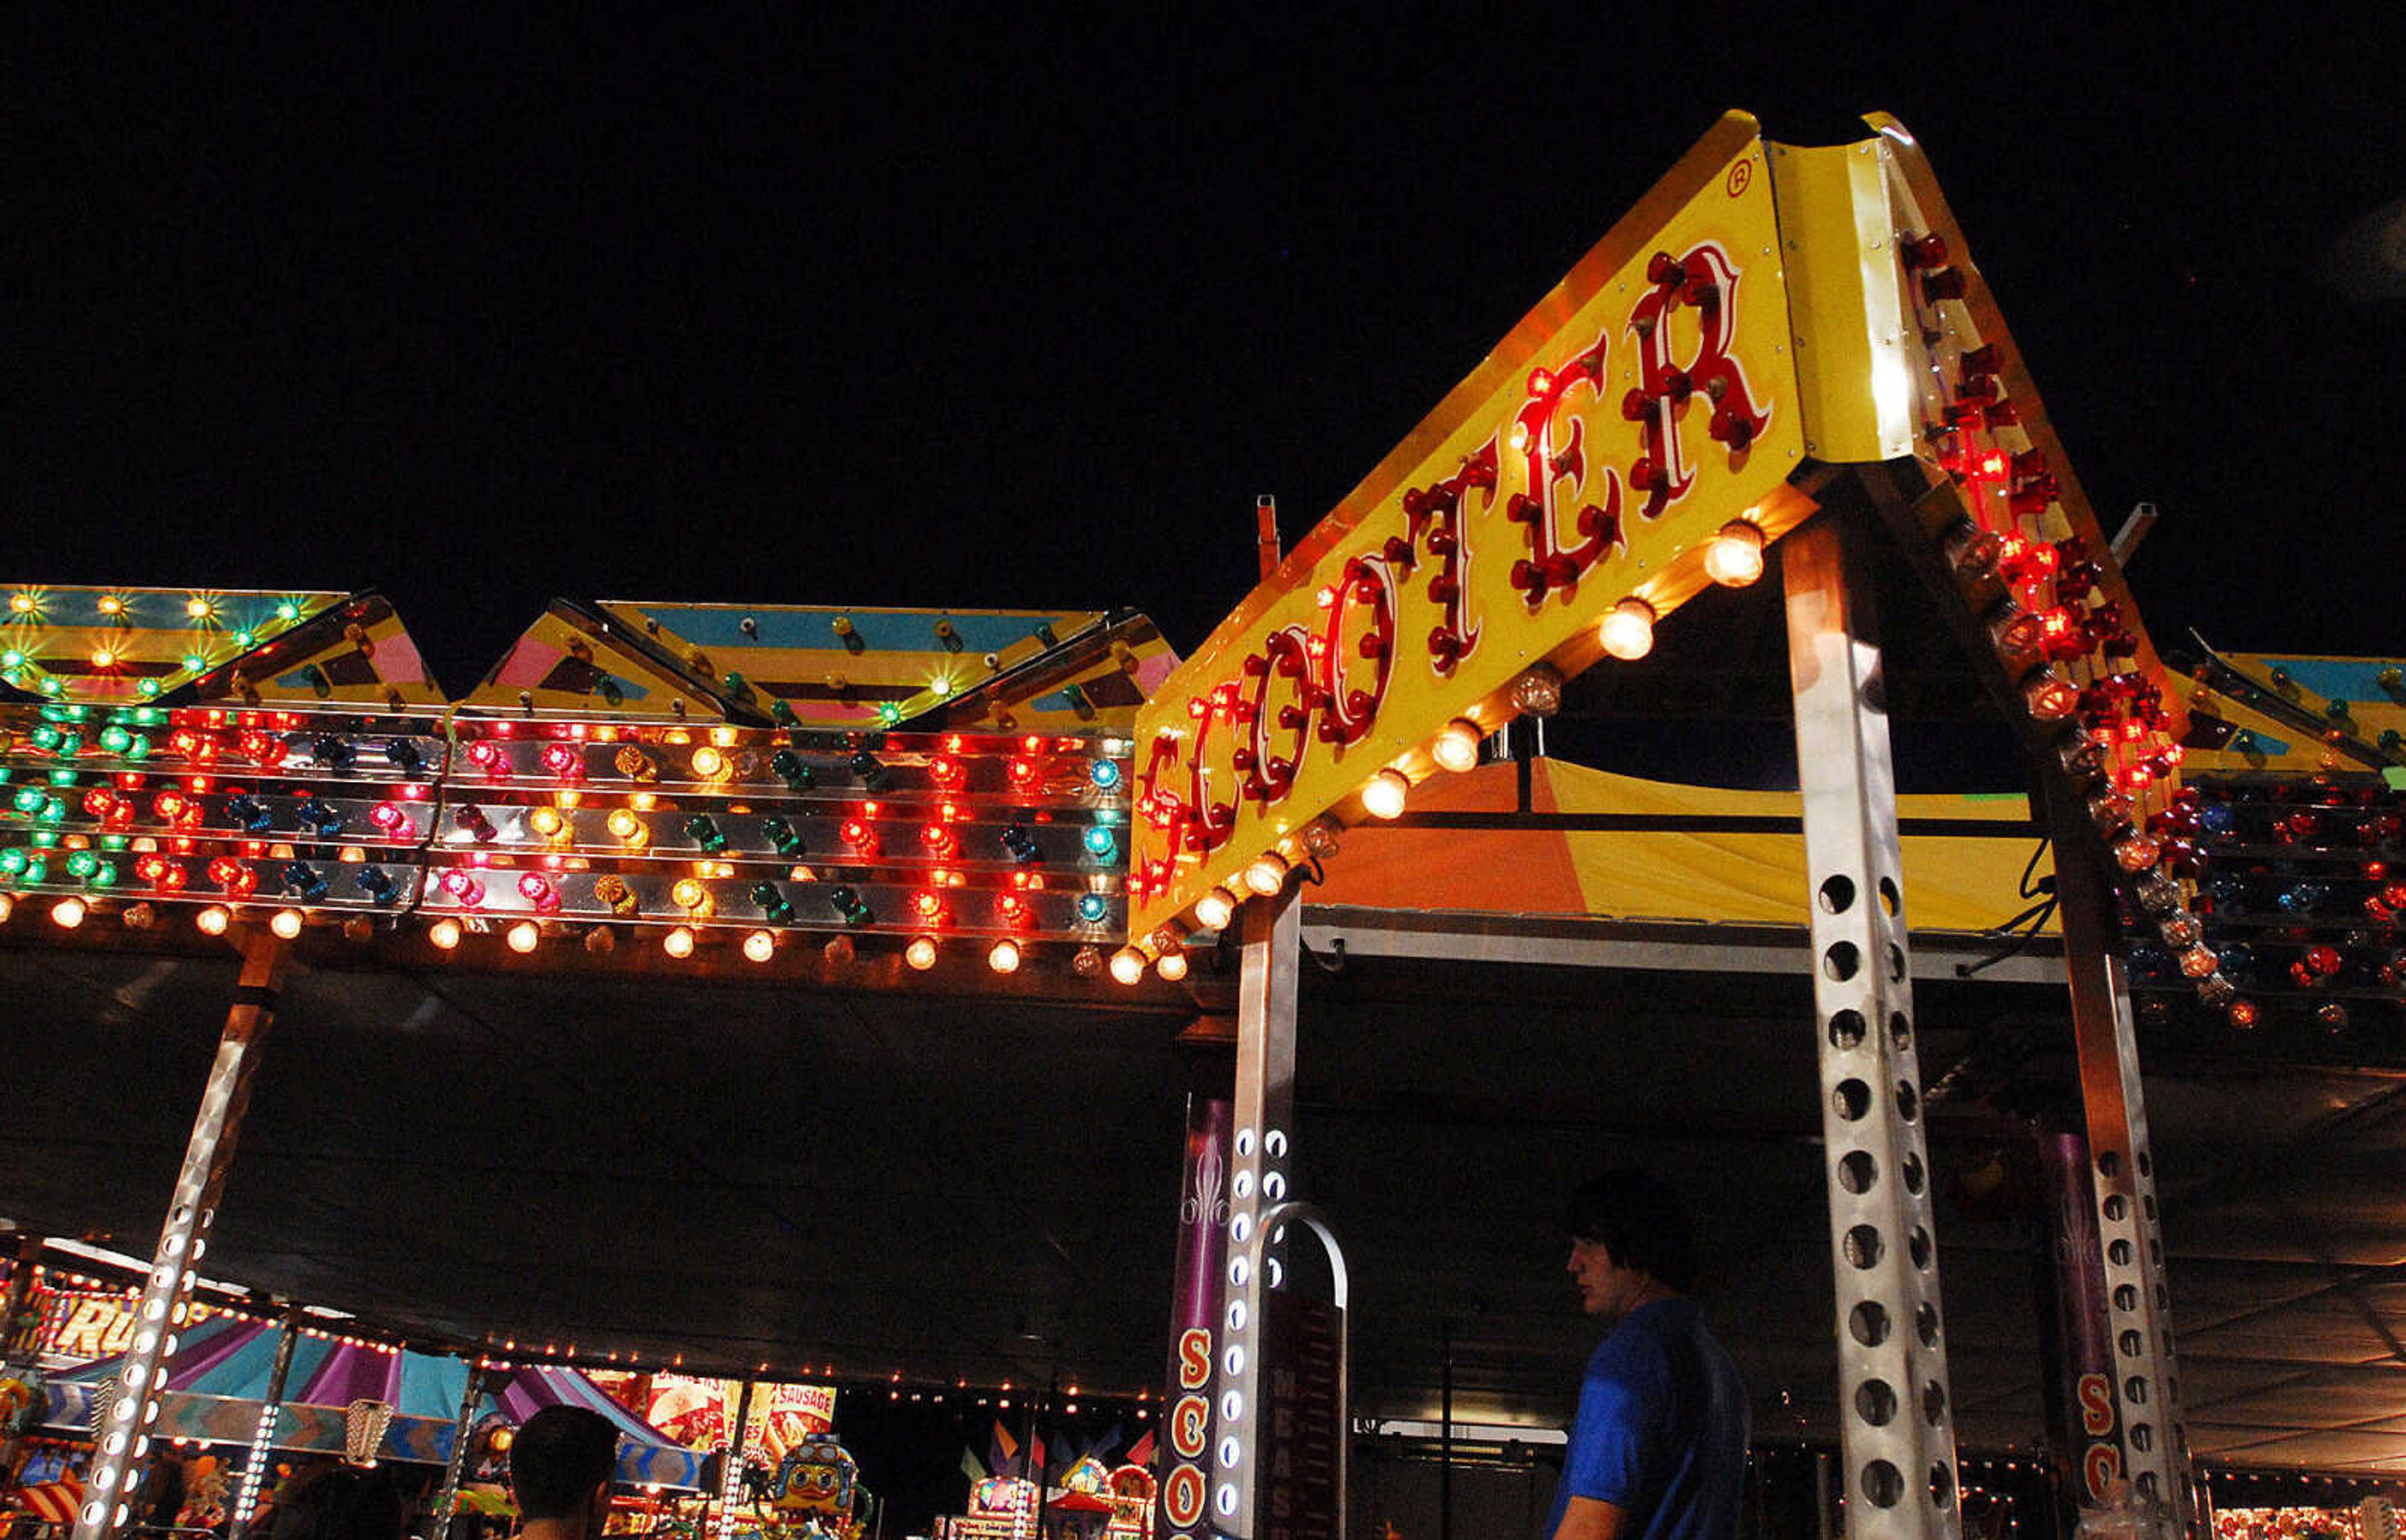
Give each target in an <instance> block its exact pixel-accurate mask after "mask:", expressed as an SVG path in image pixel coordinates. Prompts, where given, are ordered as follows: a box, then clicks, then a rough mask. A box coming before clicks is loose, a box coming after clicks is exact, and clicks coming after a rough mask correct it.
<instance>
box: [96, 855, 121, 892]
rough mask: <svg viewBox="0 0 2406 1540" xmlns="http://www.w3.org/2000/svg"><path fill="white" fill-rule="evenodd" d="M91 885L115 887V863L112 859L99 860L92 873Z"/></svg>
mask: <svg viewBox="0 0 2406 1540" xmlns="http://www.w3.org/2000/svg"><path fill="white" fill-rule="evenodd" d="M116 885H117V865H116V863H115V862H113V861H103V862H101V863H100V866H99V868H98V869H96V870H94V871H93V872H92V886H94V887H115V886H116Z"/></svg>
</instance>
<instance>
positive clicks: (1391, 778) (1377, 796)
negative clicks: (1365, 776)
mask: <svg viewBox="0 0 2406 1540" xmlns="http://www.w3.org/2000/svg"><path fill="white" fill-rule="evenodd" d="M1411 792H1412V782H1411V777H1409V776H1408V775H1406V774H1405V773H1404V772H1403V771H1402V770H1380V772H1379V773H1378V774H1376V775H1374V776H1372V777H1370V779H1369V780H1367V781H1366V782H1364V783H1363V784H1362V811H1363V812H1366V813H1368V814H1369V815H1370V816H1371V817H1373V818H1394V817H1397V816H1400V815H1401V814H1402V812H1403V811H1404V802H1405V799H1406V798H1409V797H1410V796H1411Z"/></svg>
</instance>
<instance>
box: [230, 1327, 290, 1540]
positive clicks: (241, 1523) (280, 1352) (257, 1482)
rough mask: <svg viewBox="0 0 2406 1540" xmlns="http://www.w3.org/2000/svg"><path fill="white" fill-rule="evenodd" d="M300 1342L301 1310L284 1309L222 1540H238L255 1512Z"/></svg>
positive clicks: (270, 1461)
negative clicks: (231, 1516)
mask: <svg viewBox="0 0 2406 1540" xmlns="http://www.w3.org/2000/svg"><path fill="white" fill-rule="evenodd" d="M300 1341H301V1307H300V1306H298V1305H291V1306H287V1307H285V1311H284V1325H283V1328H282V1330H281V1331H280V1332H279V1333H278V1334H277V1335H276V1358H275V1361H274V1362H272V1363H269V1364H268V1366H267V1393H266V1395H265V1396H263V1397H262V1398H261V1400H260V1404H259V1423H258V1425H257V1426H256V1427H255V1428H253V1429H252V1431H251V1434H250V1461H249V1462H248V1464H246V1465H244V1466H243V1468H242V1485H241V1486H240V1487H238V1488H236V1489H235V1491H234V1522H233V1523H232V1524H230V1525H228V1526H227V1528H226V1540H242V1537H243V1535H244V1533H246V1532H247V1531H248V1530H249V1528H250V1519H251V1515H253V1514H255V1513H257V1512H258V1511H259V1489H260V1486H261V1485H262V1483H263V1482H264V1481H265V1480H266V1479H267V1467H268V1466H269V1465H270V1464H271V1463H273V1462H274V1461H275V1458H276V1453H275V1450H276V1420H277V1419H278V1418H280V1417H282V1416H283V1415H284V1382H285V1381H286V1380H287V1379H289V1378H291V1375H292V1349H294V1348H295V1347H296V1346H298V1345H299V1343H300Z"/></svg>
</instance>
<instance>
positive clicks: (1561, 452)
mask: <svg viewBox="0 0 2406 1540" xmlns="http://www.w3.org/2000/svg"><path fill="white" fill-rule="evenodd" d="M1605 343H1606V339H1605V338H1603V337H1598V338H1597V339H1596V340H1595V346H1593V347H1591V348H1589V349H1587V350H1586V351H1585V352H1583V353H1581V354H1580V355H1579V356H1578V357H1577V358H1575V359H1573V360H1570V362H1568V363H1566V364H1564V365H1563V367H1562V369H1561V371H1560V372H1559V373H1557V372H1555V371H1552V370H1547V369H1538V370H1536V371H1533V372H1532V373H1531V374H1530V375H1529V399H1528V400H1527V401H1526V402H1525V403H1523V404H1522V405H1521V410H1520V412H1519V413H1518V414H1517V415H1516V416H1515V417H1513V418H1512V426H1511V428H1510V430H1509V431H1507V434H1506V440H1505V442H1506V444H1507V445H1508V447H1509V448H1510V449H1511V451H1512V457H1513V459H1514V460H1516V461H1517V462H1518V463H1517V466H1516V470H1517V473H1518V477H1517V478H1518V479H1519V480H1520V482H1521V487H1522V488H1523V489H1522V490H1521V491H1518V492H1515V493H1513V494H1512V496H1511V497H1510V498H1509V499H1507V501H1506V502H1505V504H1504V514H1505V516H1506V517H1507V518H1509V519H1511V520H1512V521H1513V522H1514V523H1516V524H1526V525H1527V526H1528V527H1529V535H1528V540H1529V555H1528V558H1527V559H1525V560H1521V561H1516V562H1514V563H1513V564H1512V574H1511V575H1512V586H1514V587H1516V588H1518V589H1520V590H1521V596H1522V597H1523V598H1525V599H1526V600H1528V601H1529V602H1530V603H1531V604H1533V605H1534V604H1536V603H1537V602H1539V601H1540V600H1543V599H1544V598H1545V597H1546V592H1547V590H1548V589H1550V588H1567V587H1569V586H1572V585H1573V584H1575V583H1577V582H1578V580H1579V577H1580V575H1581V574H1582V573H1584V572H1586V571H1587V570H1588V569H1589V568H1590V567H1592V566H1594V565H1595V564H1596V562H1597V561H1598V560H1600V559H1602V558H1603V557H1604V556H1605V554H1606V552H1608V551H1610V550H1611V549H1612V548H1613V546H1614V545H1616V544H1619V543H1620V540H1621V476H1620V474H1619V473H1617V472H1614V471H1612V470H1609V469H1607V470H1606V472H1605V473H1604V494H1603V498H1602V501H1601V502H1588V503H1587V504H1586V505H1585V506H1583V507H1581V508H1580V509H1579V514H1578V535H1579V538H1578V542H1577V543H1576V544H1566V543H1564V540H1563V537H1562V530H1561V529H1560V528H1559V527H1558V525H1557V522H1556V520H1557V517H1558V516H1559V515H1560V513H1561V511H1562V509H1563V507H1564V506H1565V505H1567V504H1568V503H1569V502H1572V501H1574V500H1575V499H1577V498H1578V496H1579V494H1580V493H1582V492H1583V491H1585V490H1586V487H1587V446H1586V438H1587V424H1586V422H1585V420H1584V419H1583V418H1579V417H1573V418H1571V419H1570V430H1569V431H1568V433H1567V434H1565V433H1564V431H1562V429H1561V427H1560V422H1561V417H1562V411H1563V403H1564V400H1565V399H1566V398H1567V397H1568V396H1569V395H1570V393H1571V391H1572V389H1574V388H1575V387H1578V386H1585V387H1586V388H1587V390H1588V393H1589V394H1590V395H1591V396H1592V395H1594V394H1595V392H1596V389H1597V388H1598V386H1599V385H1600V384H1601V382H1602V381H1603V379H1604V355H1605Z"/></svg>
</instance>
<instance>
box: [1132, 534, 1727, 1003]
mask: <svg viewBox="0 0 2406 1540" xmlns="http://www.w3.org/2000/svg"><path fill="white" fill-rule="evenodd" d="M1748 513H1749V514H1751V513H1753V510H1751V509H1749V510H1748ZM1766 544H1767V542H1766V540H1765V538H1764V536H1763V532H1762V526H1761V525H1759V524H1757V523H1755V522H1754V520H1753V519H1752V518H1751V517H1743V518H1734V519H1731V520H1730V521H1729V522H1728V523H1726V524H1724V525H1722V526H1721V527H1720V530H1719V531H1718V532H1716V533H1715V534H1714V536H1713V538H1712V539H1711V540H1710V541H1708V542H1706V543H1705V553H1704V568H1705V576H1707V577H1709V578H1710V579H1712V581H1713V582H1714V583H1716V584H1719V585H1720V586H1722V587H1725V588H1743V587H1747V586H1751V585H1752V584H1754V583H1756V582H1757V581H1759V580H1760V579H1761V578H1762V573H1763V571H1764V561H1765V558H1764V554H1763V553H1764V548H1765V545H1766ZM1661 618H1662V616H1661V612H1659V611H1658V610H1656V609H1655V607H1654V606H1653V604H1651V603H1650V602H1649V601H1648V600H1644V599H1640V598H1638V597H1637V596H1636V595H1635V594H1632V595H1630V596H1629V597H1627V598H1625V599H1622V600H1620V601H1619V602H1618V603H1616V604H1614V605H1613V607H1612V608H1611V609H1610V610H1608V611H1606V613H1605V615H1604V618H1603V620H1602V621H1600V622H1599V623H1598V625H1597V629H1596V639H1597V641H1598V643H1600V644H1601V645H1602V646H1603V648H1604V650H1605V652H1606V654H1607V655H1608V656H1610V657H1617V658H1619V659H1621V661H1623V662H1635V661H1636V660H1637V659H1639V658H1641V657H1646V656H1647V655H1648V654H1649V653H1650V652H1652V651H1653V650H1654V623H1655V622H1656V621H1657V620H1659V619H1661ZM1550 709H1551V708H1550V705H1549V706H1547V707H1542V708H1539V713H1540V714H1542V713H1543V712H1544V711H1546V710H1550ZM1488 730H1489V729H1487V728H1481V727H1480V726H1479V723H1478V721H1477V720H1476V719H1475V718H1474V717H1471V716H1457V717H1455V718H1453V719H1452V720H1451V721H1450V722H1448V723H1447V724H1446V725H1445V726H1444V727H1442V728H1438V729H1437V737H1436V738H1435V739H1434V740H1433V741H1431V742H1430V743H1429V746H1428V752H1429V757H1430V758H1431V759H1433V760H1435V761H1436V762H1437V768H1439V769H1440V770H1452V771H1454V772H1456V773H1461V772H1464V771H1467V770H1475V769H1477V768H1478V765H1479V744H1480V742H1483V741H1484V740H1485V739H1486V737H1487V733H1488ZM1411 790H1412V779H1411V776H1410V775H1409V774H1408V773H1407V772H1406V771H1405V770H1402V769H1401V768H1400V767H1397V766H1394V765H1390V766H1387V767H1385V768H1384V769H1381V770H1378V771H1376V772H1374V773H1373V774H1372V775H1371V776H1370V778H1369V779H1368V780H1367V781H1365V782H1364V783H1363V784H1362V786H1361V790H1360V796H1361V798H1362V811H1363V812H1366V813H1367V814H1368V815H1369V816H1371V817H1373V818H1378V819H1393V818H1399V817H1401V816H1403V812H1404V808H1405V805H1406V804H1407V803H1408V801H1409V799H1410V797H1411ZM1315 831H1317V832H1318V834H1319V836H1320V839H1319V841H1315V840H1314V839H1313V835H1314V833H1315ZM1334 838H1335V828H1334V826H1333V825H1329V824H1327V823H1326V822H1325V821H1324V820H1314V821H1313V823H1312V824H1311V825H1308V826H1306V827H1305V829H1304V831H1303V833H1302V836H1301V840H1300V843H1301V844H1302V845H1303V846H1304V848H1305V849H1307V850H1310V847H1311V846H1312V845H1314V844H1315V843H1319V842H1321V841H1326V842H1327V843H1328V844H1329V845H1330V846H1331V847H1332V848H1333V842H1334ZM1310 853H1311V854H1315V855H1316V854H1324V852H1323V851H1319V850H1310ZM1296 854H1297V853H1295V852H1290V851H1286V850H1278V849H1272V850H1267V851H1264V852H1263V853H1262V854H1261V855H1257V856H1255V857H1254V858H1253V861H1252V862H1250V863H1249V864H1247V866H1246V867H1245V869H1244V870H1243V871H1242V872H1241V873H1240V874H1239V876H1238V884H1239V885H1241V886H1242V887H1243V889H1244V894H1243V895H1240V894H1239V893H1238V892H1237V890H1236V888H1235V887H1232V886H1228V885H1221V886H1216V887H1213V888H1212V889H1211V890H1210V892H1208V893H1206V894H1204V895H1203V897H1201V898H1199V899H1197V900H1196V904H1195V919H1196V924H1197V925H1201V926H1202V927H1203V928H1204V929H1206V930H1224V929H1226V928H1227V926H1228V925H1229V923H1230V922H1231V921H1232V920H1233V919H1234V918H1235V917H1236V912H1237V906H1238V903H1239V902H1241V901H1242V898H1243V897H1245V896H1248V895H1250V896H1253V897H1265V898H1267V897H1275V896H1276V895H1277V894H1278V893H1279V892H1280V891H1281V890H1282V889H1283V888H1284V887H1285V886H1286V881H1287V878H1288V876H1289V874H1290V873H1292V872H1293V871H1294V869H1295V865H1296ZM1152 945H1153V952H1154V953H1157V954H1158V957H1157V959H1153V958H1150V957H1149V954H1148V953H1147V951H1146V949H1145V948H1143V947H1140V946H1133V945H1132V946H1127V947H1124V948H1122V949H1121V950H1120V951H1119V952H1117V953H1115V954H1112V957H1111V977H1112V978H1114V979H1116V980H1118V981H1119V982H1122V983H1127V984H1132V983H1135V982H1137V981H1138V980H1139V979H1141V978H1142V977H1144V972H1145V968H1146V967H1147V966H1148V962H1149V961H1151V962H1152V963H1153V966H1155V967H1157V968H1159V969H1160V971H1161V974H1162V976H1163V977H1164V978H1168V979H1173V980H1174V979H1180V978H1183V977H1184V976H1185V973H1186V961H1185V957H1184V954H1183V952H1182V948H1181V947H1180V945H1179V943H1178V940H1177V938H1176V936H1175V934H1174V932H1172V931H1169V930H1164V931H1162V932H1157V933H1156V934H1155V935H1154V936H1153V939H1152Z"/></svg>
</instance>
